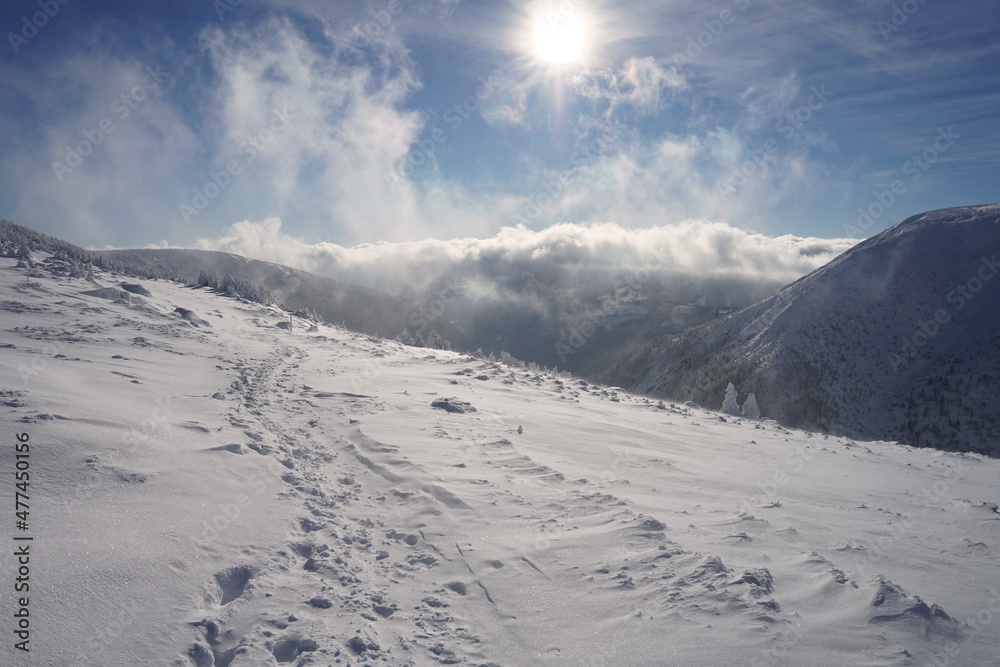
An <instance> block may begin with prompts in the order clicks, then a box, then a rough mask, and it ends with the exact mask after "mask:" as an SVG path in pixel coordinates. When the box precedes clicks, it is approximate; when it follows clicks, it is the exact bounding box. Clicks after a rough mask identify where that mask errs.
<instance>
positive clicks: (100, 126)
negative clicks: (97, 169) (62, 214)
mask: <svg viewBox="0 0 1000 667" xmlns="http://www.w3.org/2000/svg"><path fill="white" fill-rule="evenodd" d="M144 71H145V72H146V76H145V77H144V78H143V79H142V82H141V83H139V84H138V85H135V86H133V87H132V88H131V89H130V90H128V91H126V92H124V93H122V94H121V95H119V96H118V97H116V98H115V100H114V102H112V103H111V112H112V113H114V114H115V115H116V116H117V117H118V121H117V122H118V123H120V122H124V121H125V120H126V119H127V118H128V117H129V116H130V115H132V112H133V111H135V110H136V109H138V108H139V106H140V105H141V104H142V103H143V102H145V101H146V100H147V99H149V94H150V93H151V92H152V91H154V90H156V89H157V88H159V87H160V85H161V84H162V83H163V80H164V77H167V76H170V75H169V74H167V73H166V72H164V71H163V70H161V69H160V66H159V65H157V66H156V67H155V68H153V67H149V66H148V65H147V66H146V68H145V70H144ZM118 127H119V126H118V125H117V123H116V121H115V120H114V119H112V118H107V117H105V118H102V119H101V120H100V121H98V123H97V127H95V128H92V129H89V130H81V131H80V133H81V134H82V135H83V139H81V140H80V141H79V142H78V143H77V144H76V146H66V157H65V158H64V162H59V161H58V160H53V161H52V171H53V173H55V175H56V179H58V181H59V182H60V183H62V182H63V178H64V177H65V176H66V175H67V174H71V173H73V171H74V170H75V169H76V168H77V167H79V166H80V165H82V164H83V163H84V161H85V160H86V159H87V158H88V157H89V156H90V155H91V154H92V153H93V152H94V149H96V148H97V147H98V146H100V145H101V144H103V143H104V140H105V138H106V137H108V136H109V135H110V134H111V133H112V132H114V131H115V129H117V128H118Z"/></svg>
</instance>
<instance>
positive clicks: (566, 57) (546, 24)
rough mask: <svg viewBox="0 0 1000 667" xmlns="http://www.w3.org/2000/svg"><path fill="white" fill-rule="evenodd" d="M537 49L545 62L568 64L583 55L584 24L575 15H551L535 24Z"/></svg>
mask: <svg viewBox="0 0 1000 667" xmlns="http://www.w3.org/2000/svg"><path fill="white" fill-rule="evenodd" d="M535 49H536V50H537V51H538V56H539V57H540V58H542V59H543V60H548V61H551V62H556V63H568V62H571V61H573V60H576V59H578V58H579V57H580V54H582V53H583V22H582V21H580V19H579V18H578V17H577V16H575V15H572V14H571V15H569V16H563V15H559V14H550V15H549V16H547V17H545V18H543V19H540V20H539V21H537V22H536V23H535Z"/></svg>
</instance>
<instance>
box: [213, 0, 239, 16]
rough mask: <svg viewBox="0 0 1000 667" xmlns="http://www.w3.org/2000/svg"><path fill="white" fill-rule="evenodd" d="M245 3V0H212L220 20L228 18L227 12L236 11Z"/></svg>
mask: <svg viewBox="0 0 1000 667" xmlns="http://www.w3.org/2000/svg"><path fill="white" fill-rule="evenodd" d="M242 4H243V0H212V9H214V10H215V15H216V16H218V17H219V20H220V21H225V20H226V14H228V13H229V12H235V11H236V8H237V7H239V6H240V5H242Z"/></svg>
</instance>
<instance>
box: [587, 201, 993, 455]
mask: <svg viewBox="0 0 1000 667" xmlns="http://www.w3.org/2000/svg"><path fill="white" fill-rule="evenodd" d="M998 251H1000V205H989V206H976V207H962V208H954V209H944V210H939V211H932V212H929V213H925V214H922V215H917V216H914V217H912V218H909V219H907V220H904V221H903V222H900V223H899V224H897V225H895V226H894V227H892V228H890V229H888V230H886V231H885V232H883V233H881V234H879V235H877V236H875V237H872V238H870V239H868V240H866V241H864V242H863V243H861V244H859V245H857V246H855V247H854V248H852V249H851V250H849V251H848V252H846V253H844V254H843V255H841V256H840V257H838V258H837V259H835V260H834V261H832V262H830V263H829V264H827V265H826V266H824V267H822V268H820V269H818V270H816V271H814V272H813V273H811V274H809V275H807V276H805V277H804V278H802V279H800V280H798V281H796V282H795V283H793V284H791V285H789V286H787V287H786V288H785V289H783V290H782V291H781V292H779V293H778V294H777V295H775V296H773V297H771V298H769V299H766V300H764V301H762V302H760V303H758V304H755V305H753V306H750V307H748V308H745V309H743V310H740V311H738V312H736V313H733V314H731V315H729V316H726V317H724V318H721V319H719V320H717V321H715V322H711V323H708V324H705V325H702V326H699V327H696V328H694V329H690V330H688V331H685V332H683V333H681V334H677V335H667V336H662V337H660V338H658V339H656V340H654V341H651V342H650V343H648V344H645V345H643V346H641V347H639V348H636V349H633V350H632V351H630V352H629V353H627V354H626V355H625V356H624V357H623V358H621V359H620V360H619V361H618V362H617V363H616V364H614V365H613V366H612V367H611V368H610V369H609V370H607V371H606V372H604V373H601V374H600V375H599V376H598V379H599V380H601V381H603V382H607V383H609V384H616V385H621V386H623V387H626V388H628V389H632V390H635V391H638V392H643V393H646V394H650V395H654V396H660V397H671V398H675V399H678V400H687V399H690V400H694V401H696V402H698V403H700V404H703V405H705V406H706V407H713V408H718V407H719V405H720V404H721V403H722V399H723V395H724V393H725V388H726V384H727V383H728V382H733V383H735V384H736V385H737V387H738V388H739V389H740V399H741V401H742V400H743V399H744V398H745V397H746V395H747V393H748V392H755V393H756V397H757V400H758V403H759V404H760V407H761V410H762V412H763V413H764V415H765V416H768V417H772V418H774V419H777V420H778V421H780V422H782V423H783V424H787V425H790V426H797V427H805V428H811V429H819V430H824V431H832V432H837V433H842V434H846V435H850V436H853V437H859V438H870V439H894V440H899V441H901V442H904V443H909V444H913V445H919V446H929V447H937V448H942V449H949V450H962V451H966V450H972V451H980V452H988V453H992V454H1000V436H998V435H997V434H998V432H1000V431H998V426H1000V391H998V390H1000V278H997V279H995V280H994V278H996V277H997V276H996V274H997V272H998V270H1000V267H998V266H997V264H996V260H997V255H998V254H1000V252H998Z"/></svg>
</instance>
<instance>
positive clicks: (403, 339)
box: [399, 327, 413, 345]
mask: <svg viewBox="0 0 1000 667" xmlns="http://www.w3.org/2000/svg"><path fill="white" fill-rule="evenodd" d="M399 342H400V343H402V344H403V345H413V335H412V334H410V330H409V329H407V328H405V327H404V328H403V333H401V334H399Z"/></svg>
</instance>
